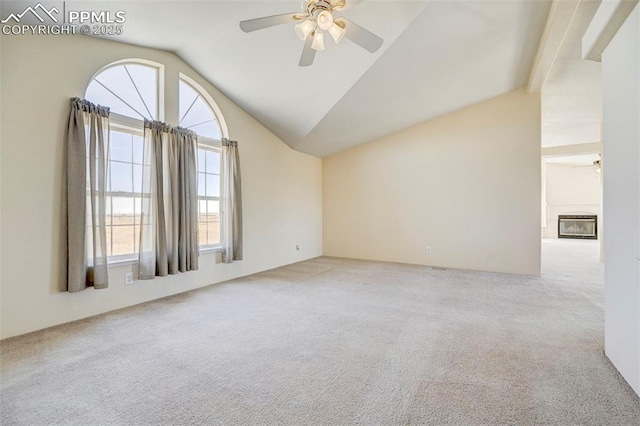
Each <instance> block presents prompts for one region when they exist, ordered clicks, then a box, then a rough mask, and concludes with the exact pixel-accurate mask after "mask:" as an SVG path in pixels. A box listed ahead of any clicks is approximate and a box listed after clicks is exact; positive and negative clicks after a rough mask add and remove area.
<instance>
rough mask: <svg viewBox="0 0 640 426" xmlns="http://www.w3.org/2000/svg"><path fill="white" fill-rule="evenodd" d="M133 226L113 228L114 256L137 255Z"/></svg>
mask: <svg viewBox="0 0 640 426" xmlns="http://www.w3.org/2000/svg"><path fill="white" fill-rule="evenodd" d="M134 235H135V229H134V226H133V225H129V226H114V227H113V255H114V256H117V255H119V254H129V253H135V247H134Z"/></svg>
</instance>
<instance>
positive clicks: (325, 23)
mask: <svg viewBox="0 0 640 426" xmlns="http://www.w3.org/2000/svg"><path fill="white" fill-rule="evenodd" d="M316 20H317V21H318V28H320V29H321V30H322V31H327V30H328V29H329V28H331V26H332V25H333V14H332V13H331V12H329V11H328V10H323V11H322V12H320V13H319V14H318V17H317V18H316Z"/></svg>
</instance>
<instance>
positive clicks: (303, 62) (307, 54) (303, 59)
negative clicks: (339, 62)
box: [298, 34, 316, 67]
mask: <svg viewBox="0 0 640 426" xmlns="http://www.w3.org/2000/svg"><path fill="white" fill-rule="evenodd" d="M311 43H313V37H312V36H311V34H309V36H308V37H307V39H306V40H305V41H304V47H303V48H302V55H300V62H298V66H301V67H308V66H309V65H311V64H313V60H314V59H315V57H316V51H315V49H312V48H311Z"/></svg>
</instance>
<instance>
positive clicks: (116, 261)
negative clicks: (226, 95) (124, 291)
mask: <svg viewBox="0 0 640 426" xmlns="http://www.w3.org/2000/svg"><path fill="white" fill-rule="evenodd" d="M128 64H135V65H145V66H148V67H152V68H155V69H156V72H157V81H156V83H157V105H156V108H157V115H158V117H157V118H156V119H157V120H159V121H163V122H164V121H165V110H166V97H165V90H164V88H165V67H164V65H163V64H161V63H158V62H154V61H149V60H146V59H141V58H127V59H122V60H118V61H115V62H112V63H110V64H107V65H105V66H104V67H102V68H100V69H99V70H97V71H96V72H95V73H94V74H93V75H92V76H91V78H90V79H89V81H88V82H87V85H86V87H85V90H84V93H85V94H86V92H87V89H88V88H89V85H90V84H91V83H92V82H93V81H94V79H95V78H96V77H98V76H99V75H100V74H101V73H102V72H104V71H106V70H108V69H110V68H113V67H117V66H121V65H128ZM181 82H184V83H186V84H187V85H189V86H190V87H191V88H192V89H193V90H195V91H196V92H197V93H198V94H199V95H200V96H201V97H202V98H203V100H204V101H205V102H206V103H207V105H208V106H209V107H210V108H211V112H212V113H213V116H214V118H215V119H216V121H217V125H218V127H219V130H220V137H221V138H228V134H229V132H228V128H227V123H226V121H225V119H224V116H223V115H222V111H221V110H220V107H219V106H218V104H217V103H216V102H215V101H214V100H213V98H212V97H211V95H210V94H209V92H208V91H207V90H205V89H204V88H203V87H202V86H201V85H200V84H199V83H198V82H196V81H195V80H194V79H193V78H191V77H189V76H188V75H185V74H184V73H182V72H178V73H177V79H176V83H177V85H179V84H180V83H181ZM174 87H175V86H174ZM178 102H179V100H178ZM105 106H108V105H105ZM175 107H176V108H177V109H179V105H178V104H176V105H175ZM178 115H179V111H178ZM177 118H178V121H179V120H180V117H179V116H178V117H177ZM109 125H110V132H109V133H110V134H109V137H110V139H111V132H112V131H116V132H122V133H130V134H132V135H136V136H141V137H142V138H143V139H144V120H143V119H141V118H134V117H129V116H125V115H122V114H119V113H115V112H111V113H110V115H109ZM197 144H198V146H197V149H198V150H199V149H205V150H214V151H217V152H219V153H220V158H221V157H222V155H221V154H222V153H221V151H222V140H219V139H214V138H210V137H206V136H202V135H198V136H197ZM201 147H202V148H201ZM109 149H110V148H109ZM132 160H133V159H132ZM116 161H117V160H116ZM196 161H197V159H196ZM131 164H135V163H133V161H132V163H131ZM108 166H109V173H110V170H111V167H110V166H111V159H110V153H109V160H108ZM142 166H143V167H144V165H142ZM198 173H200V171H199V169H198ZM109 178H110V176H109ZM219 185H220V188H219V196H218V197H206V196H204V197H206V199H207V200H209V199H211V200H216V201H218V203H219V205H221V196H222V177H221V178H220V184H219ZM132 189H134V188H132ZM106 196H107V197H113V196H124V197H130V198H133V199H134V200H135V199H136V198H140V197H142V194H137V193H136V192H132V193H127V192H121V191H115V192H114V191H108V192H107V193H106ZM200 199H201V197H200V196H198V206H199V203H200ZM134 203H135V201H134ZM111 208H112V209H113V206H111ZM112 211H113V210H111V212H112ZM134 211H135V207H134ZM111 212H109V213H110V214H111ZM198 213H199V212H198ZM198 222H199V221H198ZM221 222H222V211H220V223H221ZM112 226H113V222H112V223H111V224H110V225H109V227H110V232H113V229H112ZM133 226H134V233H135V229H136V225H135V219H134V225H133ZM138 228H139V224H138ZM111 244H113V241H111ZM221 250H222V228H220V242H219V243H217V244H203V245H200V244H198V251H199V253H201V254H203V253H211V252H219V251H221ZM107 263H108V265H109V266H120V265H132V264H137V263H138V256H137V254H136V253H135V251H134V252H133V253H127V254H119V255H111V256H107Z"/></svg>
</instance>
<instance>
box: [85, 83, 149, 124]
mask: <svg viewBox="0 0 640 426" xmlns="http://www.w3.org/2000/svg"><path fill="white" fill-rule="evenodd" d="M85 98H86V99H87V100H89V101H91V102H93V103H95V104H98V105H103V106H108V107H109V109H110V110H111V112H113V113H116V114H122V115H125V116H127V117H133V118H137V119H141V118H142V117H141V116H140V115H139V114H138V113H137V112H135V111H134V110H133V109H132V108H130V107H129V106H128V105H126V104H125V103H123V102H122V101H121V100H120V99H118V97H117V96H115V95H114V94H113V93H111V92H109V91H108V90H107V89H105V88H104V87H103V86H101V85H100V84H98V82H96V81H95V80H94V81H92V82H91V83H90V84H89V87H87V93H86V94H85Z"/></svg>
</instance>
